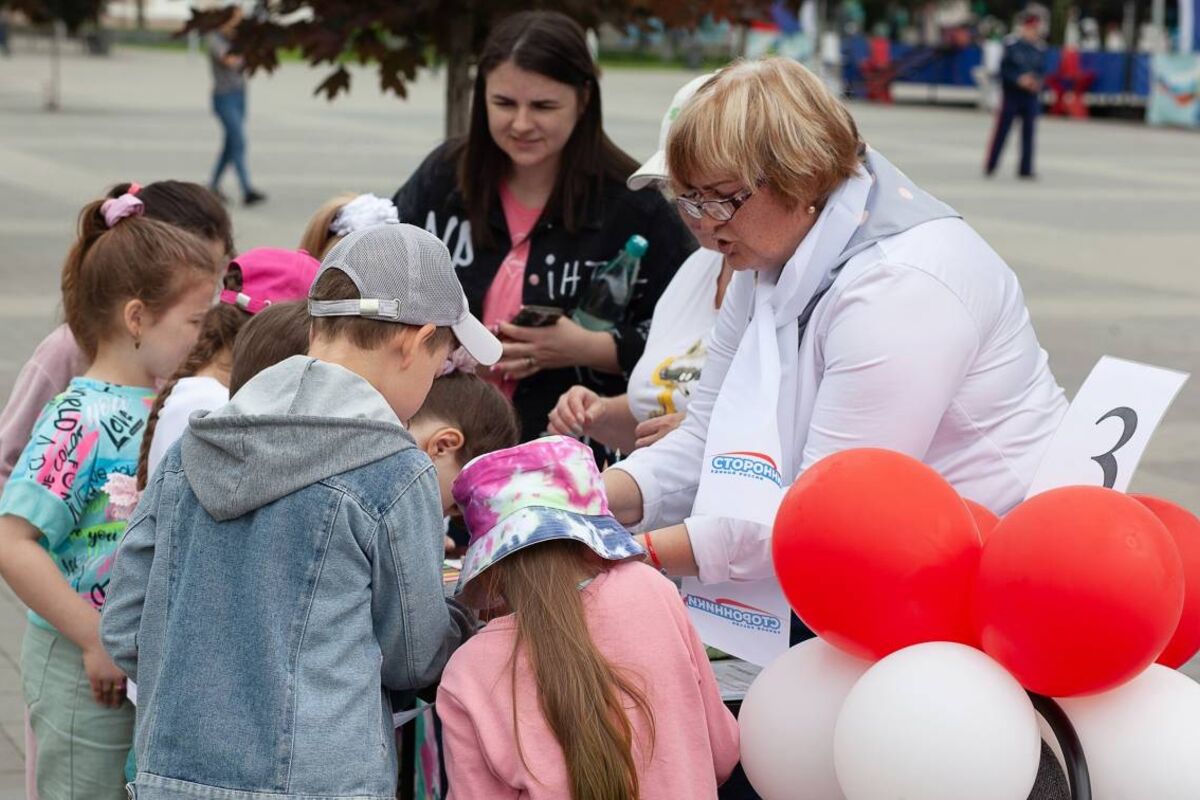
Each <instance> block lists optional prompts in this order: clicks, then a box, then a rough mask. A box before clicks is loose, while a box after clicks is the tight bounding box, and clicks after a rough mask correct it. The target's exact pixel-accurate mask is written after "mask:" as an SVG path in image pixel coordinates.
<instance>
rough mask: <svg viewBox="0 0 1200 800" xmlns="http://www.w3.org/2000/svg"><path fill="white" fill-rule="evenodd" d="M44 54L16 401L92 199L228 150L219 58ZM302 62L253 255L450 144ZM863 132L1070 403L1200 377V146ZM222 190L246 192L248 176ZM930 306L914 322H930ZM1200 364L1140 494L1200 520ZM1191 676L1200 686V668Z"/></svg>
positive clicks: (0, 620)
mask: <svg viewBox="0 0 1200 800" xmlns="http://www.w3.org/2000/svg"><path fill="white" fill-rule="evenodd" d="M48 77H49V65H48V62H47V60H46V56H45V55H44V54H36V55H35V54H22V53H20V52H18V55H16V56H15V57H14V58H12V59H9V60H0V242H2V243H3V254H4V257H3V258H2V259H0V287H2V288H0V322H2V324H3V328H2V329H3V332H4V333H3V344H2V345H0V398H3V397H6V396H7V392H8V389H9V388H10V386H11V382H12V379H13V377H14V376H15V374H16V371H17V370H18V369H19V367H20V365H21V364H22V363H23V361H24V360H25V358H26V357H27V355H28V354H29V352H30V350H31V349H32V347H33V346H34V344H36V342H37V341H38V340H39V339H40V337H41V336H42V335H44V334H45V333H46V332H47V331H48V330H49V329H50V328H51V327H52V325H53V324H54V321H55V319H56V317H57V315H58V313H59V310H58V294H57V285H58V270H59V266H60V264H61V261H62V258H63V255H64V254H65V253H66V250H67V248H68V246H69V244H70V241H71V236H72V229H73V225H74V217H75V214H76V213H77V212H78V210H79V208H80V207H81V206H82V205H83V203H84V202H85V201H87V200H88V199H90V198H93V197H96V196H98V195H99V193H100V192H101V191H102V190H104V189H105V188H107V187H108V186H109V185H111V184H113V183H116V182H118V181H121V180H137V181H140V182H143V183H145V182H149V181H152V180H155V179H159V178H166V177H173V178H182V179H191V180H198V181H205V180H207V176H208V173H209V170H210V168H211V164H212V161H213V159H214V157H215V155H216V152H217V148H218V140H219V133H218V126H217V123H216V120H215V119H214V118H213V116H212V114H211V113H210V111H209V108H208V102H209V101H208V94H207V93H208V85H209V84H208V80H209V79H208V74H207V64H206V62H205V61H204V59H203V58H201V57H199V56H194V55H188V54H185V53H181V52H164V51H153V50H133V49H118V50H117V51H116V52H115V53H114V55H113V56H112V57H111V58H108V59H99V60H98V59H88V58H85V57H83V56H79V55H74V54H71V55H69V56H68V57H67V58H66V59H65V61H64V64H63V103H62V105H63V110H62V111H60V112H58V113H54V114H50V113H46V112H44V111H42V98H43V91H44V89H43V87H44V84H45V82H46V81H47V79H48ZM320 77H321V72H319V71H313V70H310V69H309V68H307V67H305V66H302V65H299V64H285V65H284V66H283V67H282V68H281V69H280V70H279V72H278V73H277V74H275V75H274V76H270V77H266V76H264V77H260V78H256V79H254V81H253V83H252V84H251V90H250V100H249V110H250V116H249V138H250V168H251V173H252V176H253V179H254V182H255V183H256V184H257V185H258V186H260V187H261V188H262V189H264V190H265V191H266V192H267V193H268V194H270V201H269V202H268V203H267V204H265V205H263V206H260V207H256V208H253V209H242V208H240V207H234V208H232V209H231V210H232V212H233V216H234V222H235V226H236V233H237V240H238V244H239V246H240V247H242V248H245V247H251V246H257V245H272V246H295V245H296V244H297V243H298V241H299V238H300V234H301V232H302V231H303V229H304V225H305V223H306V222H307V219H308V216H309V214H311V213H312V211H313V210H314V209H316V207H317V206H318V205H319V204H320V203H321V202H323V201H324V200H325V199H327V198H328V197H330V196H332V195H333V194H335V193H337V192H341V191H345V190H352V191H373V192H376V193H377V194H381V195H391V194H392V192H394V191H395V189H396V188H397V187H398V186H399V185H400V183H401V182H402V181H403V180H404V178H405V176H406V175H407V174H408V173H409V172H410V171H411V170H412V169H413V168H414V167H415V166H416V165H417V164H418V163H419V161H420V159H421V158H422V156H424V155H425V154H426V153H427V152H428V151H429V150H430V149H431V148H432V147H433V146H434V145H436V144H437V143H438V142H439V141H440V138H441V130H442V91H443V90H442V83H441V79H440V77H438V76H430V77H426V78H424V79H423V80H421V81H419V82H418V83H417V84H416V85H414V86H413V87H412V89H411V92H410V96H409V99H408V100H407V101H404V102H402V101H399V100H396V99H394V98H392V97H390V96H389V97H383V96H381V95H380V94H379V93H378V91H377V88H376V87H377V79H376V78H375V77H374V75H373V74H372V73H371V72H370V71H365V70H355V86H354V90H353V92H352V94H351V95H350V96H349V97H345V98H341V99H339V100H337V101H336V102H334V103H332V104H330V103H327V102H326V101H325V100H323V99H320V98H315V97H313V96H312V90H313V88H314V87H315V86H316V84H317V82H318V81H319V79H320ZM688 77H690V76H689V75H688V74H687V73H684V72H679V71H650V70H618V69H613V70H610V71H609V72H608V73H607V74H606V75H605V77H604V80H603V92H604V99H605V109H604V110H605V119H606V127H607V129H608V131H609V133H610V135H612V136H613V138H614V139H615V140H616V141H617V142H618V143H619V144H621V145H622V146H624V147H625V148H626V149H627V150H628V151H629V152H630V153H632V154H634V155H635V156H637V157H639V158H641V157H645V156H647V155H649V153H650V152H651V151H652V150H653V149H654V145H655V140H656V138H657V133H658V123H659V119H660V115H661V114H662V112H663V110H664V109H665V106H666V103H667V102H668V101H669V100H670V97H671V95H672V94H673V93H674V91H675V90H676V89H677V88H678V87H679V86H680V85H682V84H683V83H684V81H685V80H687V79H688ZM853 111H854V113H855V115H856V117H857V119H858V121H859V124H860V127H861V128H862V130H863V132H864V134H865V136H866V137H867V138H868V139H869V140H870V141H871V143H872V144H873V145H875V146H876V147H877V148H878V149H880V150H881V151H883V152H884V153H885V154H886V155H887V156H889V157H890V158H891V159H892V160H893V161H895V162H896V163H897V164H899V165H900V166H901V167H902V168H903V169H904V170H905V171H906V172H907V173H908V174H909V175H910V176H911V177H912V178H913V179H914V180H916V181H917V182H918V183H920V184H921V185H923V186H924V187H925V188H927V189H929V190H930V191H932V192H933V193H935V194H937V195H938V196H940V197H941V198H942V199H944V200H946V201H948V202H949V203H951V204H952V205H954V206H955V207H956V208H958V209H959V211H961V212H962V213H963V214H964V215H965V216H966V218H967V220H968V221H969V222H970V223H971V224H972V225H974V226H975V228H976V229H977V230H978V231H979V232H980V233H981V234H982V235H983V236H984V237H985V238H986V239H987V240H988V241H989V242H990V243H991V244H992V246H993V247H994V248H995V249H996V250H997V251H998V252H999V253H1000V254H1001V255H1002V256H1003V257H1004V258H1005V259H1006V260H1007V261H1008V263H1009V264H1010V265H1011V266H1012V267H1013V269H1014V270H1016V272H1017V273H1018V275H1019V276H1020V278H1021V281H1022V284H1023V286H1024V289H1025V292H1026V296H1027V298H1028V301H1029V305H1030V308H1031V310H1032V314H1033V317H1034V321H1035V324H1036V327H1037V331H1038V334H1039V336H1040V338H1041V340H1042V343H1043V345H1044V346H1045V347H1046V349H1047V350H1048V351H1049V353H1050V359H1051V366H1052V367H1053V369H1054V372H1055V374H1056V375H1057V377H1058V379H1059V381H1060V382H1061V383H1062V384H1063V386H1064V387H1065V388H1066V389H1067V391H1068V393H1070V394H1073V393H1074V392H1075V390H1076V389H1077V388H1078V387H1079V384H1080V383H1081V382H1082V380H1083V378H1084V377H1085V376H1086V375H1087V373H1088V371H1089V370H1090V369H1091V367H1092V366H1093V364H1094V363H1095V361H1096V360H1097V358H1099V357H1100V356H1101V355H1103V354H1112V355H1117V356H1122V357H1125V358H1131V359H1135V360H1141V361H1147V362H1150V363H1153V364H1159V365H1162V366H1168V367H1174V368H1177V369H1183V370H1188V371H1191V372H1193V373H1200V272H1198V270H1200V266H1198V265H1200V232H1198V226H1197V223H1198V221H1200V220H1198V218H1197V209H1198V208H1200V135H1197V134H1194V133H1185V132H1177V131H1160V130H1151V129H1148V128H1146V127H1144V126H1142V125H1140V124H1127V123H1095V122H1080V121H1073V120H1071V121H1068V120H1059V119H1046V120H1043V122H1042V125H1041V127H1040V129H1039V137H1040V148H1039V158H1038V171H1039V173H1040V180H1039V181H1037V182H1036V183H1032V184H1031V183H1021V182H1018V181H1017V180H1015V178H1013V177H1012V175H1013V173H1014V172H1015V153H1014V152H1012V148H1013V146H1015V144H1016V142H1015V141H1010V143H1009V148H1010V151H1009V152H1008V153H1007V154H1006V157H1005V161H1004V163H1003V164H1002V168H1001V170H1000V173H999V174H998V176H997V177H996V178H994V179H993V180H991V181H986V180H984V179H983V178H982V177H981V176H980V170H981V166H982V161H983V148H984V145H985V143H986V141H987V138H988V135H989V132H990V123H991V120H990V117H988V116H986V115H983V114H981V113H978V112H974V111H969V110H961V109H945V108H941V109H938V108H923V107H879V106H867V105H862V104H857V105H855V106H854V107H853ZM227 180H228V183H227V191H229V192H230V193H234V192H233V189H234V186H233V183H232V176H230V177H229V178H228V179H227ZM917 313H919V312H917ZM1198 478H1200V374H1197V375H1196V376H1195V377H1194V378H1193V381H1192V383H1191V384H1190V385H1189V386H1187V387H1186V388H1185V389H1184V391H1183V393H1182V394H1181V395H1180V397H1179V399H1178V400H1177V401H1176V403H1175V406H1174V407H1173V408H1172V410H1171V411H1170V413H1169V414H1168V416H1167V418H1166V420H1165V422H1164V423H1163V425H1162V427H1161V428H1160V429H1159V432H1158V433H1157V435H1156V436H1155V439H1154V441H1153V443H1152V444H1151V447H1150V449H1149V451H1148V452H1147V455H1146V457H1145V459H1144V460H1143V463H1142V466H1141V468H1140V470H1139V472H1138V475H1137V477H1136V478H1135V480H1134V486H1133V488H1134V489H1135V490H1137V491H1144V492H1149V493H1153V494H1159V495H1162V496H1164V497H1167V498H1171V499H1174V500H1176V501H1178V502H1181V503H1184V504H1185V505H1187V506H1189V507H1190V508H1191V509H1192V510H1193V511H1198V512H1200V480H1198ZM22 625H23V623H22V622H21V620H20V618H19V614H18V612H17V603H16V602H15V600H14V599H13V598H12V596H11V595H10V594H8V593H7V589H3V590H0V732H2V734H3V735H0V800H7V798H10V797H19V796H22V794H21V790H20V785H21V784H20V775H19V773H18V772H17V771H16V770H18V769H19V754H20V753H21V751H22V738H21V735H20V734H21V724H20V723H21V710H20V694H19V685H18V680H17V672H16V664H17V661H18V656H19V650H20V631H21V629H22ZM1192 672H1193V675H1194V676H1198V677H1200V664H1197V663H1196V662H1193V665H1192Z"/></svg>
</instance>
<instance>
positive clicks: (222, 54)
mask: <svg viewBox="0 0 1200 800" xmlns="http://www.w3.org/2000/svg"><path fill="white" fill-rule="evenodd" d="M242 16H243V14H242V10H241V9H240V8H237V7H236V6H235V7H234V8H233V10H232V11H231V12H230V15H229V19H228V20H227V21H226V22H225V24H224V25H222V26H221V27H220V28H218V29H217V30H215V31H213V32H212V33H211V34H210V35H209V37H208V60H209V63H211V64H212V73H213V93H212V105H213V113H214V114H216V115H217V119H219V120H220V121H221V128H222V129H224V131H225V140H224V142H223V143H222V145H221V154H220V155H219V156H217V165H216V167H214V168H213V175H212V180H211V181H210V182H209V186H210V187H211V188H212V190H213V191H214V192H216V193H217V194H218V195H219V196H220V197H221V198H222V199H224V197H225V195H224V194H222V193H221V176H222V175H223V174H224V173H225V168H226V167H228V166H229V165H230V164H233V169H234V171H235V172H237V178H238V183H239V184H241V187H242V199H243V200H244V201H245V203H246V205H248V206H252V205H254V204H255V203H261V202H262V201H263V200H266V199H267V196H266V195H265V194H263V193H262V192H260V191H258V190H257V189H255V188H253V187H252V186H251V185H250V172H249V170H247V169H246V130H245V125H246V76H245V75H244V74H243V72H242V66H243V61H242V57H241V56H239V55H234V54H233V53H231V52H230V49H231V47H232V44H233V33H234V31H235V30H237V26H238V23H240V22H241V21H242Z"/></svg>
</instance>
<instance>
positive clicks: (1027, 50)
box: [984, 11, 1046, 178]
mask: <svg viewBox="0 0 1200 800" xmlns="http://www.w3.org/2000/svg"><path fill="white" fill-rule="evenodd" d="M1042 29H1043V21H1042V15H1041V14H1039V13H1037V12H1036V11H1026V12H1024V13H1023V14H1022V16H1021V20H1020V30H1019V31H1018V33H1017V34H1016V35H1014V36H1012V37H1010V38H1009V40H1008V41H1006V42H1005V47H1004V59H1003V60H1002V61H1001V62H1000V81H1001V84H1002V86H1003V91H1004V99H1003V102H1002V103H1001V104H1000V111H999V113H998V114H997V115H996V128H995V130H994V131H993V132H992V143H991V145H990V147H989V148H988V156H987V166H986V167H985V168H984V174H985V175H986V176H988V177H991V176H992V174H993V173H994V172H995V171H996V164H997V163H998V162H999V161H1000V153H1001V151H1003V150H1004V140H1005V139H1007V138H1008V130H1009V128H1011V127H1012V123H1013V120H1014V119H1015V118H1016V117H1020V118H1021V169H1020V172H1019V173H1018V175H1019V176H1020V177H1021V178H1033V177H1034V172H1033V134H1034V125H1035V124H1036V122H1037V116H1038V112H1039V111H1040V109H1041V99H1040V95H1041V91H1042V80H1043V77H1044V76H1045V74H1046V45H1045V43H1044V42H1043V41H1042Z"/></svg>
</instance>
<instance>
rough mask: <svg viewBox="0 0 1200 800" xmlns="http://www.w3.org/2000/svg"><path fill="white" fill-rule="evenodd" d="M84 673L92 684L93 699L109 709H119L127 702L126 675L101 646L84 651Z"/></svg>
mask: <svg viewBox="0 0 1200 800" xmlns="http://www.w3.org/2000/svg"><path fill="white" fill-rule="evenodd" d="M83 671H84V672H85V673H87V676H88V682H89V683H91V684H92V698H93V699H94V700H95V701H96V702H97V703H98V704H100V705H102V706H107V707H108V708H119V707H120V705H121V703H123V702H125V673H124V672H121V670H119V669H118V668H117V665H116V664H114V663H113V660H112V659H111V658H109V657H108V653H106V652H104V648H103V647H101V646H100V645H96V646H95V647H92V648H88V649H87V650H84V651H83Z"/></svg>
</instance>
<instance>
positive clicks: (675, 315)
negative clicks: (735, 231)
mask: <svg viewBox="0 0 1200 800" xmlns="http://www.w3.org/2000/svg"><path fill="white" fill-rule="evenodd" d="M723 262H724V256H722V255H721V254H720V253H718V252H717V251H715V250H705V249H703V248H701V249H700V250H697V251H696V252H694V253H692V255H691V256H690V257H689V258H688V260H687V261H684V262H683V266H681V267H680V268H679V271H678V272H676V273H675V277H674V278H672V279H671V283H670V285H668V286H667V290H666V291H665V292H663V295H662V297H661V298H659V301H658V305H656V306H655V307H654V319H653V321H652V322H651V323H650V335H649V336H648V337H647V338H646V350H645V351H644V352H643V353H642V358H641V360H639V361H638V363H637V366H635V367H634V368H633V372H631V373H630V374H629V389H628V397H629V410H630V411H632V412H633V416H634V417H635V418H636V419H637V420H638V422H645V421H646V420H648V419H650V418H651V417H661V416H663V415H664V414H675V413H677V412H680V411H686V410H687V404H688V401H689V400H690V399H691V392H692V388H693V387H695V386H696V385H698V384H699V382H700V374H701V373H702V372H703V370H704V362H705V361H706V360H707V359H708V337H709V334H710V333H711V332H712V328H713V325H715V324H716V321H717V313H718V309H717V305H716V299H717V278H718V277H719V276H720V274H721V265H722V263H723Z"/></svg>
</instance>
